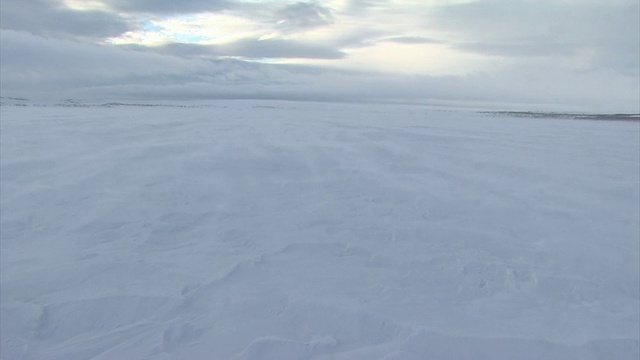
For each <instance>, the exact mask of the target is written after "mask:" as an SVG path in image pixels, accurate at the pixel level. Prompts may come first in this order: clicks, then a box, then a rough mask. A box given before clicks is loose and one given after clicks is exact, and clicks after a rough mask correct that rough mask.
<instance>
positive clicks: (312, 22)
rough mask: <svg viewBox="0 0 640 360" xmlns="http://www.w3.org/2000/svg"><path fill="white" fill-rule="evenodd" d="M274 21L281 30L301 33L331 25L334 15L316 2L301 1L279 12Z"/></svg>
mask: <svg viewBox="0 0 640 360" xmlns="http://www.w3.org/2000/svg"><path fill="white" fill-rule="evenodd" d="M274 20H275V22H276V24H277V26H278V27H279V28H280V29H281V30H284V31H299V30H304V29H310V28H316V27H319V26H324V25H328V24H331V23H333V15H332V14H331V10H330V9H328V8H326V7H324V6H322V5H320V4H318V3H317V2H315V1H308V2H302V1H300V2H296V3H294V4H289V5H286V6H285V7H283V8H281V9H279V10H277V11H276V12H275V19H274Z"/></svg>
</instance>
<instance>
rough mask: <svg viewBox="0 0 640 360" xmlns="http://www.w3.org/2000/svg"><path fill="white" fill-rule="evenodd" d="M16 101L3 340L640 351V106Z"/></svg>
mask: <svg viewBox="0 0 640 360" xmlns="http://www.w3.org/2000/svg"><path fill="white" fill-rule="evenodd" d="M0 112H1V113H0V115H1V132H0V135H1V159H0V160H1V162H0V175H1V195H2V196H1V198H0V202H1V215H2V216H1V230H2V232H1V250H2V251H1V253H0V256H1V264H0V265H1V269H0V281H1V282H0V285H1V287H0V290H1V292H0V296H1V297H0V301H1V307H0V310H1V335H0V337H1V343H0V354H1V358H2V359H4V360H10V359H64V360H73V359H96V360H97V359H156V360H160V359H196V360H197V359H380V360H382V359H386V360H391V359H394V360H409V359H581V360H582V359H634V360H635V359H638V356H639V355H640V350H639V346H640V345H639V344H640V338H639V337H640V314H639V311H640V310H639V307H640V275H639V272H640V264H639V253H640V250H639V247H640V244H639V242H640V240H639V236H640V228H639V226H640V225H639V222H640V178H639V177H640V148H639V146H640V145H639V136H640V123H638V122H634V121H631V122H609V121H590V120H571V119H563V120H557V119H545V118H537V117H531V118H521V117H520V118H517V119H515V118H513V117H511V116H509V115H508V114H502V115H501V116H499V117H492V116H490V115H489V114H477V113H472V112H462V111H436V110H429V109H427V108H423V107H411V106H391V105H387V106H374V105H346V104H343V105H331V104H313V103H286V102H255V101H236V102H234V101H226V102H217V103H212V104H211V106H200V107H194V106H189V107H180V106H144V107H141V106H114V107H107V106H102V107H72V106H69V107H59V106H58V107H32V106H25V107H23V106H3V107H2V108H0ZM514 116H515V115H514Z"/></svg>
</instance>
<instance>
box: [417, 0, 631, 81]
mask: <svg viewBox="0 0 640 360" xmlns="http://www.w3.org/2000/svg"><path fill="white" fill-rule="evenodd" d="M425 19H426V20H425V27H426V28H429V29H436V30H440V31H446V32H448V33H450V34H453V35H451V37H450V38H449V39H448V41H447V42H448V43H449V44H450V45H451V46H452V47H455V48H458V49H462V50H468V51H472V52H477V53H482V54H487V55H492V56H502V57H516V58H518V57H519V58H530V57H565V58H566V57H569V56H576V55H578V54H584V56H585V58H584V61H589V62H590V65H588V66H586V67H587V68H590V69H595V68H608V69H611V70H616V71H620V72H626V73H629V74H635V76H637V74H638V54H639V53H640V31H639V29H640V9H639V4H638V2H637V1H632V0H630V1H624V0H619V1H611V2H601V3H598V2H593V1H591V2H585V3H584V4H580V5H576V3H574V2H566V1H549V0H546V1H536V2H519V1H518V2H514V1H506V0H494V1H483V2H473V3H467V4H457V5H451V6H443V7H440V8H439V9H438V10H436V11H434V12H432V13H431V14H426V16H425ZM461 39H463V40H461ZM587 57H588V58H587ZM581 66H583V67H585V66H584V65H581ZM582 70H584V69H582Z"/></svg>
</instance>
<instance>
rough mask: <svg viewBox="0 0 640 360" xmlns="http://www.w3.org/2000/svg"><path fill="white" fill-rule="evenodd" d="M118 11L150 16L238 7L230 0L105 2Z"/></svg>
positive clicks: (112, 0)
mask: <svg viewBox="0 0 640 360" xmlns="http://www.w3.org/2000/svg"><path fill="white" fill-rule="evenodd" d="M102 2H103V3H105V4H107V5H108V6H110V7H111V8H113V9H115V10H117V11H124V12H133V13H148V14H169V15H176V14H194V13H200V12H213V11H221V10H226V9H231V8H234V7H235V6H236V4H235V2H234V1H229V0H180V1H176V0H135V1H130V0H103V1H102Z"/></svg>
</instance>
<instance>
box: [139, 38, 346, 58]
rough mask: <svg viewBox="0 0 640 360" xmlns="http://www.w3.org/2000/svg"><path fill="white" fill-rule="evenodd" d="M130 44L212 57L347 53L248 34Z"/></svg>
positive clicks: (183, 54) (188, 54)
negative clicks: (210, 40) (214, 40)
mask: <svg viewBox="0 0 640 360" xmlns="http://www.w3.org/2000/svg"><path fill="white" fill-rule="evenodd" d="M128 48H131V49H135V50H138V51H152V52H156V53H161V54H166V55H173V56H179V57H189V56H204V57H209V58H216V57H234V58H244V59H254V60H256V59H288V58H293V59H341V58H344V57H345V56H346V54H345V53H344V52H342V51H340V50H337V49H334V48H332V47H327V46H322V45H314V44H308V43H304V42H300V41H296V40H286V39H264V40H260V39H253V38H246V39H240V40H237V41H233V42H229V43H225V44H220V45H198V44H185V43H170V44H165V45H161V46H153V47H145V46H138V45H130V46H128Z"/></svg>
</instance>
